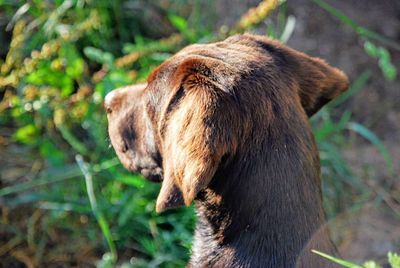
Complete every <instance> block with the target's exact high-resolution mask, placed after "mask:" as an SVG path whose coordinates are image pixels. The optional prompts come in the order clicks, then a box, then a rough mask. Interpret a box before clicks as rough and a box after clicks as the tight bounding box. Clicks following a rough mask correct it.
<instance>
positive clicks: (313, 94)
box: [294, 52, 349, 117]
mask: <svg viewBox="0 0 400 268" xmlns="http://www.w3.org/2000/svg"><path fill="white" fill-rule="evenodd" d="M294 55H295V56H296V59H297V61H298V63H299V65H298V66H297V68H296V69H295V72H296V76H297V81H298V85H299V95H300V100H301V104H302V106H303V108H304V110H305V111H306V113H307V115H308V116H309V117H311V116H312V115H313V114H315V113H316V112H318V111H319V109H321V108H322V106H324V105H325V104H327V103H328V102H329V101H330V100H332V99H333V98H335V97H336V96H338V95H340V94H341V93H342V92H343V91H345V90H347V89H348V87H349V81H348V78H347V76H346V75H345V74H344V73H343V72H342V71H340V70H339V69H337V68H334V67H332V66H330V65H329V64H327V63H326V62H325V61H323V60H321V59H319V58H313V57H310V56H308V55H306V54H304V53H299V52H296V53H295V54H294Z"/></svg>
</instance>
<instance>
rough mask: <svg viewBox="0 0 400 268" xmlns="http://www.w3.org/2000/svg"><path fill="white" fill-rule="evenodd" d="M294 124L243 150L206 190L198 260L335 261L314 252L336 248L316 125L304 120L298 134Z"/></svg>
mask: <svg viewBox="0 0 400 268" xmlns="http://www.w3.org/2000/svg"><path fill="white" fill-rule="evenodd" d="M307 124H308V123H307ZM288 128H289V129H290V130H291V131H286V129H282V128H278V129H280V130H281V131H279V132H274V131H273V130H272V128H268V131H267V132H268V133H267V134H266V135H265V136H266V138H265V139H264V140H263V141H261V142H260V144H259V145H260V147H259V150H258V151H257V152H254V151H249V150H246V149H243V151H242V152H240V153H239V154H237V155H240V158H239V157H233V159H231V160H230V163H229V164H227V166H226V167H225V168H222V169H220V171H218V172H217V174H216V175H215V177H214V179H213V181H212V183H211V184H210V185H209V187H208V188H207V189H206V190H205V191H203V192H202V193H201V194H200V195H199V197H198V200H197V201H196V206H197V213H198V217H199V219H198V221H199V223H198V225H197V229H196V233H195V240H194V245H193V254H192V259H191V262H190V265H191V266H193V267H333V265H332V266H331V264H330V263H328V262H325V260H322V258H321V257H319V256H316V255H314V254H313V253H311V252H310V250H311V249H312V248H314V249H318V250H320V251H323V252H327V253H328V254H329V253H330V254H333V253H334V252H335V248H334V246H333V245H332V244H331V242H330V240H329V236H328V232H327V230H325V229H324V228H321V227H322V226H323V224H324V221H325V218H324V213H323V207H322V195H321V188H320V166H319V157H318V151H317V148H316V145H315V142H314V139H313V137H312V133H311V129H310V128H309V126H307V127H306V128H304V126H299V130H301V131H302V132H301V133H300V134H299V133H296V132H293V125H291V126H288ZM304 129H305V130H304ZM295 130H296V129H295ZM250 159H251V160H252V161H251V162H250V161H249V160H250ZM310 241H311V242H310ZM303 258H304V259H305V260H307V263H303V262H302V259H303Z"/></svg>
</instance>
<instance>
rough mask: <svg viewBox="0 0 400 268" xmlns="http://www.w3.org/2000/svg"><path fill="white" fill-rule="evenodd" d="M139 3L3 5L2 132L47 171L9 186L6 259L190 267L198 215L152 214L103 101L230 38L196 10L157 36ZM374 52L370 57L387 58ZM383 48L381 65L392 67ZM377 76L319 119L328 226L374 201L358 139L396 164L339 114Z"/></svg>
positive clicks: (278, 24) (281, 11)
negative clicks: (166, 64)
mask: <svg viewBox="0 0 400 268" xmlns="http://www.w3.org/2000/svg"><path fill="white" fill-rule="evenodd" d="M133 2H134V1H133V0H131V1H122V0H117V1H106V0H98V1H80V0H75V1H73V0H71V1H60V0H59V1H53V2H52V3H51V4H49V5H44V4H43V3H42V1H30V2H29V3H25V1H8V0H2V1H1V0H0V8H3V10H4V12H5V13H4V14H5V16H6V17H7V20H8V21H9V28H10V29H13V37H12V42H11V43H10V49H9V51H8V54H7V57H6V58H5V59H4V60H0V64H1V69H0V93H1V94H2V95H4V96H3V100H2V102H1V105H0V123H1V128H0V131H1V132H0V134H1V133H3V126H4V129H5V128H11V129H13V130H14V131H13V134H12V135H5V136H4V139H5V140H7V142H9V143H11V144H12V145H15V146H16V147H17V148H24V150H25V151H24V152H25V153H24V155H23V156H24V157H23V158H21V165H25V164H27V165H29V166H35V165H37V166H39V167H40V168H38V169H37V170H36V169H34V168H32V169H31V170H30V171H29V172H28V174H26V176H23V177H21V178H17V179H14V180H13V181H7V183H6V185H4V187H2V188H1V189H0V207H1V209H2V217H1V219H0V220H1V224H0V232H1V233H4V234H5V237H6V242H7V246H8V248H7V249H6V248H2V247H1V245H0V262H1V261H2V260H3V261H6V260H7V256H13V257H12V258H14V259H17V260H19V261H20V262H23V261H27V260H30V261H32V262H36V263H39V264H42V265H43V266H47V265H49V262H50V259H51V258H50V257H51V256H52V255H51V254H53V253H54V254H58V253H57V252H61V255H62V254H64V255H65V254H67V253H69V254H71V256H72V259H69V260H65V262H66V263H68V262H72V263H70V265H74V261H76V260H73V258H78V256H80V255H79V254H80V253H82V254H86V255H83V256H84V258H83V259H89V258H88V257H92V258H95V259H96V260H97V262H96V263H97V266H98V267H113V266H115V265H116V264H118V265H119V266H121V267H122V266H123V267H184V266H185V264H186V262H187V260H188V258H189V255H190V247H191V239H192V232H193V228H194V225H195V215H194V211H193V208H192V207H190V208H181V209H177V210H174V211H167V212H165V213H162V214H160V215H157V214H156V213H155V212H154V204H155V199H156V196H157V193H158V191H159V187H160V186H159V185H158V184H153V183H150V182H148V181H146V180H144V179H143V178H141V177H140V176H138V175H135V174H130V173H128V172H127V171H125V170H124V169H123V167H122V166H121V165H120V163H119V161H118V159H117V158H116V156H115V154H114V152H113V150H112V148H111V147H110V143H109V140H108V137H107V133H106V129H107V122H106V116H105V113H104V110H103V108H102V100H103V98H104V96H105V95H106V94H107V93H108V92H109V91H111V90H113V89H114V88H117V87H120V86H124V85H128V84H132V83H136V82H138V81H143V80H144V79H145V78H146V77H147V75H148V74H149V73H150V72H151V70H152V69H153V68H154V67H156V66H157V65H159V64H160V63H161V62H162V61H163V60H165V59H166V58H168V57H169V56H170V55H172V54H173V53H174V52H176V51H177V50H179V49H180V48H181V47H183V46H185V45H186V44H189V43H193V42H208V41H212V40H218V39H219V38H220V37H221V36H220V35H219V34H218V33H217V32H218V29H213V28H212V27H211V26H212V23H210V22H209V19H210V17H212V14H211V15H210V14H206V15H204V14H201V12H200V9H199V6H198V5H199V4H198V3H197V2H194V3H195V4H193V5H192V8H193V13H192V15H191V16H189V18H183V17H180V16H178V15H177V13H176V12H173V11H167V12H166V15H165V21H166V23H169V24H170V26H171V27H173V28H175V29H176V32H177V33H176V34H175V35H173V36H171V37H166V38H161V39H160V38H154V37H152V36H151V34H149V33H147V32H146V28H145V27H142V26H140V25H142V24H143V23H148V21H146V20H145V19H143V18H139V17H132V16H131V15H130V14H131V13H130V12H124V7H125V5H127V4H132V3H133ZM281 2H282V3H281V4H280V6H279V8H278V9H277V10H276V11H275V12H276V14H277V16H276V19H270V23H269V24H268V26H267V27H266V29H265V32H266V33H268V34H269V35H271V36H273V37H275V38H278V39H281V40H282V41H287V40H289V38H290V36H291V34H292V33H293V31H294V29H295V27H294V26H295V24H296V20H295V18H294V17H290V16H287V13H286V4H285V3H284V1H281ZM316 2H318V3H319V4H321V1H316ZM196 3H197V4H196ZM210 4H211V2H210ZM323 7H324V8H325V9H327V8H328V7H327V6H326V5H324V6H323ZM142 8H145V7H142ZM146 8H147V7H146ZM329 10H330V11H331V13H332V12H333V10H331V9H329ZM142 11H143V10H142ZM333 13H334V15H335V14H336V15H338V16H339V15H340V16H341V18H342V19H343V17H342V14H341V13H337V12H333ZM207 16H208V17H207ZM141 20H142V21H141ZM204 21H207V23H203V22H204ZM210 21H211V19H210ZM344 22H346V21H344ZM350 26H353V24H352V23H351V25H350ZM357 29H358V28H357ZM367 33H368V32H367ZM367 37H371V36H370V35H369V36H368V35H367ZM371 38H372V37H371ZM375 39H376V38H375ZM379 40H381V39H379ZM379 40H378V41H379ZM369 47H370V48H369V50H368V51H369V52H370V53H373V52H376V51H378V50H379V47H372V48H371V46H369ZM373 49H375V50H373ZM371 51H372V52H371ZM380 51H381V52H379V53H380V54H379V53H378V52H377V54H376V57H377V58H379V59H380V58H382V57H386V59H387V62H386V63H388V62H389V63H390V59H388V58H387V56H385V55H386V54H385V52H382V50H380ZM374 55H375V54H374ZM386 65H388V64H386ZM389 72H390V71H389ZM368 79H369V73H368V71H366V72H365V73H363V74H361V75H360V76H359V77H358V78H357V79H356V80H355V81H354V82H353V83H352V86H351V88H350V90H349V91H348V92H347V93H345V94H343V95H342V96H340V97H339V98H337V99H336V100H335V101H333V102H332V103H330V104H329V105H328V106H327V107H325V108H324V109H323V110H322V111H321V112H320V113H318V114H317V115H316V116H314V118H312V120H311V121H312V125H313V128H314V131H315V135H316V138H317V142H318V146H319V148H320V154H321V163H322V172H323V177H324V181H323V190H324V196H325V207H326V211H327V213H328V216H329V217H334V216H335V215H336V214H337V213H339V212H340V211H341V210H343V209H344V208H345V207H346V206H347V205H349V204H352V203H353V202H354V200H355V199H357V198H360V199H362V198H365V196H366V195H367V196H368V194H369V193H370V192H369V189H367V187H366V185H365V184H364V183H363V182H362V181H361V180H360V178H358V177H357V176H355V175H354V174H353V172H352V171H351V169H350V168H349V167H348V165H347V163H346V161H345V160H344V158H343V157H342V155H341V153H340V150H341V148H343V147H344V146H346V145H347V143H346V137H347V135H348V133H349V131H351V132H355V133H357V134H359V135H361V136H362V137H364V138H365V139H366V140H368V141H370V142H371V143H372V144H374V146H375V147H376V148H377V149H378V150H379V152H380V153H381V154H382V156H383V157H384V159H385V160H386V162H387V165H388V168H391V167H392V166H393V163H392V160H391V158H390V155H389V154H388V152H387V150H386V148H385V147H384V145H383V143H382V142H381V141H380V140H379V138H378V137H377V136H376V135H374V134H373V133H372V132H371V131H370V130H368V129H367V128H366V127H365V126H362V125H360V124H358V123H357V122H354V121H353V119H352V116H351V112H349V111H345V112H344V113H342V114H340V115H339V114H338V113H337V107H341V106H340V105H343V103H344V102H346V101H347V100H348V98H351V97H352V96H353V95H354V94H356V93H357V92H358V91H359V90H362V88H363V86H364V85H365V83H367V81H368ZM4 133H5V132H4ZM10 148H11V147H10ZM9 150H10V154H11V153H12V152H11V149H9ZM2 242H3V241H2ZM1 250H5V251H4V252H2V251H1ZM21 254H30V255H27V256H25V255H24V256H25V257H21V256H22V255H21ZM101 256H102V257H101ZM92 264H93V262H92Z"/></svg>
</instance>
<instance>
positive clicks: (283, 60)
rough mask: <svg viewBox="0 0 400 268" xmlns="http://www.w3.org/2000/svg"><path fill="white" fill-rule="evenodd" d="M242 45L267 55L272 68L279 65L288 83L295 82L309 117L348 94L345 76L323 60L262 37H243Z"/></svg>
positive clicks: (347, 83) (347, 82)
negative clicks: (333, 100)
mask: <svg viewBox="0 0 400 268" xmlns="http://www.w3.org/2000/svg"><path fill="white" fill-rule="evenodd" d="M242 39H244V41H243V40H242V41H240V40H239V41H238V42H246V43H247V44H248V43H249V41H248V40H249V39H250V40H252V41H250V44H251V43H253V44H256V46H258V47H261V48H262V49H264V50H266V51H268V53H269V54H270V55H271V56H272V58H273V59H274V64H275V65H281V66H279V67H281V68H282V69H283V70H286V72H284V73H285V74H282V75H287V76H289V77H288V78H287V79H293V78H294V79H295V80H296V82H297V85H298V94H299V96H300V100H301V104H302V106H303V108H304V110H305V112H306V113H307V115H308V116H309V117H311V116H312V115H313V114H315V113H316V112H318V110H319V109H321V108H322V106H324V105H325V104H326V103H328V102H329V101H330V100H332V99H333V98H335V97H336V96H338V95H339V94H341V93H342V92H343V91H345V90H347V88H348V86H349V81H348V78H347V76H346V75H345V74H344V73H343V72H342V71H340V70H339V69H337V68H334V67H332V66H330V65H329V64H327V63H326V62H325V61H324V60H322V59H319V58H314V57H310V56H308V55H306V54H304V53H302V52H299V51H297V50H294V49H291V48H289V47H287V46H285V45H283V44H281V43H280V42H278V41H276V40H273V39H270V38H266V37H261V36H253V35H248V34H246V35H244V36H243V37H242Z"/></svg>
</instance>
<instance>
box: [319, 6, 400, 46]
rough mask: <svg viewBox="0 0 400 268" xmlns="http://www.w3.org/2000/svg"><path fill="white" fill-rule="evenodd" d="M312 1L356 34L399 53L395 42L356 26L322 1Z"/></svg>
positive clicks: (337, 10)
mask: <svg viewBox="0 0 400 268" xmlns="http://www.w3.org/2000/svg"><path fill="white" fill-rule="evenodd" d="M313 1H314V3H316V4H317V5H318V6H320V7H321V8H322V9H324V10H326V11H327V12H329V13H330V14H331V15H332V16H334V17H336V18H338V19H339V20H340V21H341V22H342V23H344V24H346V25H347V26H349V27H351V28H352V29H353V30H354V31H355V32H356V33H357V34H359V35H361V36H363V37H365V38H369V39H373V40H376V41H379V42H381V43H383V44H385V45H387V46H390V47H392V48H394V49H396V50H399V51H400V45H399V44H398V43H396V42H395V41H393V40H391V39H389V38H387V37H385V36H382V35H381V34H378V33H376V32H374V31H371V30H369V29H367V28H365V27H362V26H360V25H358V24H357V23H356V22H355V21H354V20H352V19H350V18H349V17H348V16H346V15H345V14H344V13H343V12H342V11H341V10H339V9H336V8H334V7H333V6H331V5H329V4H328V3H326V2H325V1H323V0H313Z"/></svg>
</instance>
